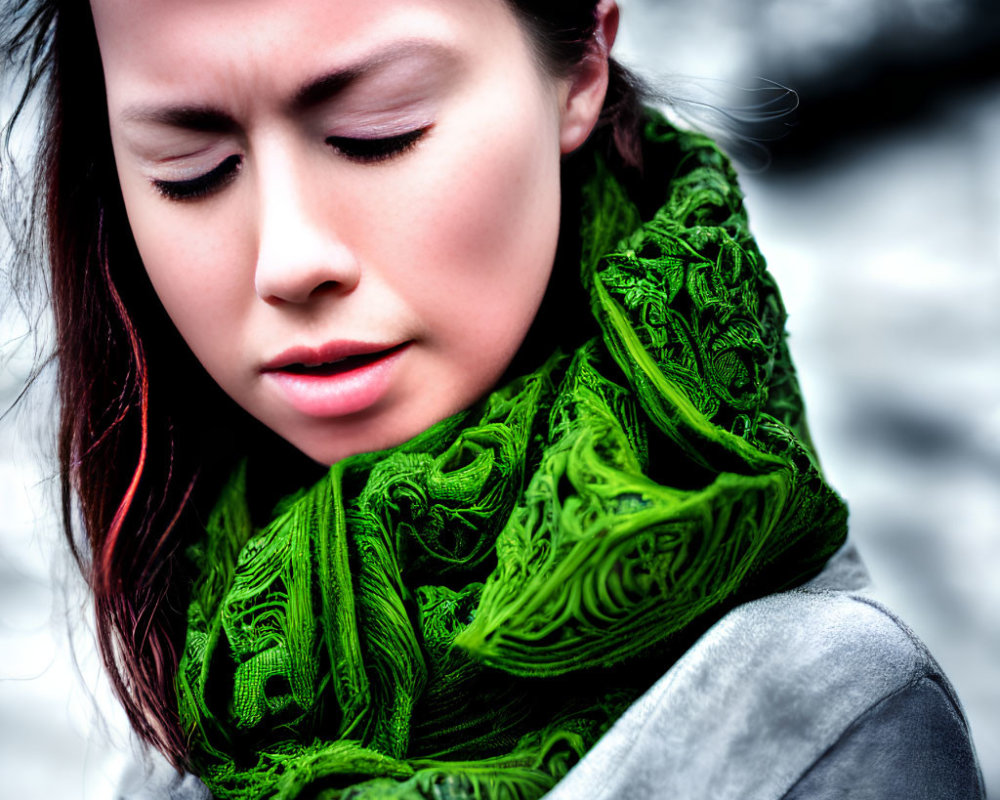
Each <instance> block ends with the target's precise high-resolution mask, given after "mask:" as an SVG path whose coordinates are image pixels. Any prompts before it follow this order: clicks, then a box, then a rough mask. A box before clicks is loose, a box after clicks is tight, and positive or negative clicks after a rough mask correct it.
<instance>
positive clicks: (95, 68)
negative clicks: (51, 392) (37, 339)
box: [15, 0, 982, 798]
mask: <svg viewBox="0 0 1000 800" xmlns="http://www.w3.org/2000/svg"><path fill="white" fill-rule="evenodd" d="M32 7H33V8H34V6H32ZM617 20H618V11H617V7H616V6H615V4H614V2H612V1H611V0H602V2H600V3H589V2H578V3H572V2H566V3H532V2H516V1H515V0H482V2H477V3H470V2H468V0H416V2H413V1H412V0H408V1H407V2H400V1H399V0H376V1H374V2H372V1H369V2H366V3H364V4H361V3H356V2H349V1H348V0H301V1H300V2H297V3H295V4H287V3H283V2H280V0H255V2H248V3H231V2H214V1H213V2H205V1H204V0H139V1H138V2H136V1H135V0H131V1H130V2H120V1H119V0H93V2H92V3H91V4H90V7H89V8H88V7H87V6H86V5H85V4H81V3H76V2H63V3H52V4H45V5H42V6H39V7H38V9H37V14H36V16H35V17H34V18H33V19H32V20H31V21H30V22H29V23H28V25H27V26H26V27H25V28H24V33H23V34H22V38H21V39H20V40H16V41H15V45H17V44H22V45H24V44H30V43H31V42H34V43H36V44H37V49H36V50H35V52H34V53H33V54H31V58H33V61H32V63H33V64H34V65H35V66H36V68H38V69H43V68H44V69H49V70H50V73H49V75H50V78H51V82H50V84H49V87H50V94H51V101H52V102H51V106H50V108H51V111H50V125H49V127H48V130H47V140H46V149H45V151H44V152H45V166H46V172H45V178H44V180H45V191H46V192H47V194H46V209H45V211H46V219H47V224H48V246H49V260H50V262H51V269H52V285H53V301H54V309H55V315H56V319H57V331H58V347H59V351H58V355H59V369H60V381H61V383H60V386H61V399H62V413H63V419H62V429H61V430H62V436H61V444H60V452H61V460H62V466H63V497H64V501H63V505H64V518H65V524H66V529H67V532H68V533H69V534H70V540H71V541H74V539H73V536H72V530H73V522H74V511H73V498H74V497H77V498H78V499H79V504H80V510H81V512H82V517H83V530H84V531H85V533H86V537H87V538H86V546H85V547H83V548H82V549H81V551H80V552H79V557H80V560H81V565H82V567H83V569H84V570H85V573H86V574H87V576H88V579H89V581H90V584H91V586H92V588H93V591H94V595H95V603H96V609H97V618H98V632H99V639H100V644H101V647H102V650H103V653H104V656H105V660H106V663H107V665H108V668H109V671H110V673H111V675H112V679H113V681H114V682H115V685H116V688H117V690H118V693H119V695H120V696H121V698H122V700H123V703H124V704H125V707H126V709H127V711H128V713H129V716H130V719H131V721H132V723H133V726H134V727H135V730H136V732H137V733H138V734H139V735H140V737H142V738H143V739H144V740H145V741H147V742H149V743H150V744H152V745H153V746H154V747H155V748H156V749H157V750H158V751H159V752H160V753H162V754H163V755H164V756H165V757H166V759H167V760H169V761H170V762H171V763H172V764H173V766H174V767H176V768H177V770H178V772H175V773H171V774H168V775H167V777H166V778H163V777H162V774H161V775H159V776H158V775H147V774H145V773H144V774H142V775H141V776H137V777H136V776H134V777H133V781H132V785H131V786H130V787H129V788H127V791H128V792H131V793H132V794H134V795H135V796H190V797H202V796H207V793H208V792H211V793H212V794H213V795H215V796H217V797H220V798H250V797H282V798H286V797H288V798H290V797H324V798H349V797H350V798H361V797H369V798H376V797H379V798H381V797H386V798H387V797H434V798H459V797H498V798H499V797H524V798H529V797H531V798H535V797H540V796H542V795H543V794H546V793H549V792H550V796H551V797H554V798H559V797H580V796H597V797H654V796H661V795H664V796H668V795H677V796H683V797H713V798H714V797H725V796H733V797H775V798H777V797H813V796H833V795H836V794H838V793H841V794H842V793H844V792H848V793H849V794H850V796H855V795H856V796H866V794H865V793H866V792H867V793H868V795H871V796H890V795H891V793H892V792H897V793H899V792H901V793H902V794H903V795H907V796H909V795H913V796H919V792H923V793H924V795H925V796H931V797H956V796H972V797H974V796H979V795H981V794H982V789H981V781H980V779H979V777H978V770H977V767H976V765H975V758H974V755H973V753H972V749H971V744H970V742H969V740H968V733H967V729H966V725H965V722H964V719H963V718H962V716H961V711H960V708H959V706H958V704H957V701H956V699H955V698H954V694H953V692H952V691H951V690H950V687H949V686H948V684H947V681H946V680H945V679H944V678H943V676H941V674H940V671H939V670H938V669H937V667H936V665H935V664H934V662H933V660H932V659H931V658H930V657H929V656H928V655H927V654H926V652H925V651H924V650H923V648H922V647H921V646H920V645H919V643H917V642H916V641H915V640H914V639H913V637H912V636H911V635H910V634H909V633H908V632H907V631H906V630H905V628H903V627H902V626H901V625H900V624H899V623H898V622H897V621H896V620H895V619H894V618H893V617H892V616H891V615H889V614H888V613H887V612H885V611H884V610H882V609H881V608H880V607H878V606H876V605H874V604H873V603H871V601H869V600H867V599H864V598H863V597H862V596H861V595H858V594H856V590H858V589H859V588H860V587H861V585H862V583H863V579H862V577H861V576H860V568H859V567H858V566H857V564H856V561H855V560H854V558H853V556H852V553H851V552H850V551H849V550H844V549H842V547H841V546H842V544H843V542H844V539H845V536H846V510H845V508H844V506H843V504H842V502H841V501H840V500H839V498H838V497H837V496H836V494H835V493H834V492H833V491H832V489H830V487H828V486H827V485H826V483H825V482H824V481H823V478H822V475H821V473H820V471H819V468H818V466H817V463H816V461H815V457H814V455H813V453H812V449H811V445H810V443H809V439H808V434H807V432H806V428H805V423H804V420H803V416H802V407H801V401H800V398H799V394H798V390H797V386H796V384H795V378H794V372H793V369H792V366H791V363H790V361H789V358H788V354H787V349H786V347H785V344H784V341H783V324H784V311H783V309H782V306H781V302H780V298H779V296H778V293H777V290H776V288H775V286H774V284H773V282H772V281H771V279H770V277H769V276H768V274H767V273H766V271H765V269H764V264H763V259H762V258H761V256H760V254H759V252H758V251H757V249H756V246H755V244H754V242H753V240H752V239H751V238H750V236H749V234H748V232H747V229H746V223H745V217H744V214H743V210H742V200H741V195H740V194H739V191H738V189H737V188H736V186H735V182H734V176H733V174H732V171H731V169H730V168H729V166H728V165H727V163H726V162H725V160H724V159H723V158H722V156H721V155H720V154H719V152H718V151H717V150H716V149H715V148H714V147H713V146H712V145H711V143H710V142H708V141H707V140H705V139H704V138H703V137H700V136H696V135H692V134H687V133H681V132H678V131H676V130H674V129H673V128H671V127H670V126H669V125H668V124H667V123H666V122H664V121H663V120H662V119H660V118H658V117H657V116H656V115H654V114H651V113H646V112H643V111H642V109H641V106H640V105H639V101H638V98H637V96H636V94H635V91H634V89H633V88H632V87H631V84H630V83H629V80H628V77H627V75H626V74H625V73H624V72H623V71H622V70H621V69H620V68H619V67H617V66H616V65H615V64H614V62H613V61H612V60H611V59H610V57H609V51H610V48H611V45H612V44H613V41H614V38H615V32H616V28H617ZM50 33H51V37H52V38H51V40H49V39H47V38H46V37H47V36H48V35H49V34H50ZM32 36H34V37H35V38H34V39H32V38H31V37H32ZM46 48H51V49H49V50H46ZM46 53H51V63H47V62H45V61H44V55H45V54H46ZM220 390H221V391H220ZM317 465H320V466H319V467H318V466H317ZM835 553H836V554H837V555H835V556H834V554H835ZM831 556H833V558H832V559H831ZM827 562H829V563H827ZM789 590H791V591H789ZM661 676H662V677H661ZM650 687H652V688H650ZM647 690H648V691H647ZM612 726H613V727H612ZM873 743H877V746H873ZM581 759H582V760H581ZM577 762H579V763H577ZM574 764H576V765H577V766H576V767H575V768H573V766H574ZM762 764H764V765H766V767H765V768H764V769H761V765H762ZM571 768H572V769H571ZM184 772H187V773H188V774H187V775H186V776H183V777H182V775H183V773H184Z"/></svg>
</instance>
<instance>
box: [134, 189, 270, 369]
mask: <svg viewBox="0 0 1000 800" xmlns="http://www.w3.org/2000/svg"><path fill="white" fill-rule="evenodd" d="M132 189H133V187H129V186H128V185H127V184H124V183H123V186H122V191H123V195H124V197H125V203H126V209H127V212H128V218H129V224H130V225H131V227H132V234H133V236H134V238H135V242H136V247H137V248H138V251H139V255H140V257H141V258H142V262H143V265H144V266H145V268H146V273H147V275H148V276H149V280H150V283H152V285H153V289H154V290H155V291H156V295H157V297H158V298H159V299H160V302H161V303H162V304H163V307H164V308H165V309H166V312H167V314H168V315H169V316H170V318H171V320H172V321H173V323H174V325H175V326H176V327H177V330H178V331H179V332H180V334H181V336H182V337H183V338H184V340H185V341H186V342H187V343H188V345H189V346H190V347H191V349H192V351H193V352H194V353H195V355H196V356H197V357H198V359H199V361H201V362H202V363H203V364H204V365H205V367H206V368H207V369H208V370H209V371H210V372H213V373H215V372H216V371H217V369H218V368H219V366H220V365H221V364H224V363H227V361H230V359H232V358H233V356H234V354H235V353H236V352H237V350H238V346H239V344H238V341H237V338H236V337H234V335H233V332H234V331H236V330H239V326H238V324H237V323H238V322H239V321H240V320H241V319H242V318H243V317H245V316H246V314H247V313H248V309H247V308H246V305H247V301H248V300H249V299H252V298H251V297H250V296H249V293H248V292H246V291H241V287H242V286H243V285H244V284H246V282H247V278H246V276H245V275H243V274H242V272H243V271H242V270H241V269H240V268H239V264H240V263H241V261H243V260H245V259H244V256H243V255H241V248H240V246H239V244H238V242H237V238H238V237H235V236H227V235H226V233H225V232H226V231H228V230H232V229H233V220H232V219H231V216H232V214H231V210H230V209H225V208H221V207H219V208H214V209H213V208H208V207H207V206H205V207H201V208H200V209H199V210H198V213H197V214H192V213H191V209H189V208H187V207H185V206H178V207H177V208H166V209H164V208H163V203H160V202H159V201H158V199H157V198H155V197H148V196H143V194H140V193H138V192H135V191H131V190H132ZM147 194H148V193H147ZM251 280H252V276H251ZM249 285H252V284H249ZM230 363H232V362H230Z"/></svg>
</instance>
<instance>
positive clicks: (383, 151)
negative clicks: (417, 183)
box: [153, 128, 428, 200]
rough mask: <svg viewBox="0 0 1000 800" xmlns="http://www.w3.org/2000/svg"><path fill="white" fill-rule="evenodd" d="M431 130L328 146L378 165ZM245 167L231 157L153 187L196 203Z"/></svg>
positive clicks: (331, 139) (343, 139) (333, 139)
mask: <svg viewBox="0 0 1000 800" xmlns="http://www.w3.org/2000/svg"><path fill="white" fill-rule="evenodd" d="M427 130H428V128H416V129H415V130H412V131H407V132H406V133H400V134H397V135H395V136H384V137H380V138H371V139H366V138H353V137H349V136H328V137H327V138H326V143H327V144H328V145H330V146H331V147H332V148H333V149H334V150H335V151H336V152H338V153H340V154H341V155H342V156H344V157H345V158H347V159H349V160H351V161H356V162H358V163H361V164H378V163H381V162H383V161H388V160H390V159H392V158H395V157H396V156H400V155H402V154H403V153H405V152H406V151H407V150H411V149H412V148H413V147H415V146H416V144H417V142H418V141H420V140H421V139H422V138H423V136H424V134H425V133H427ZM242 166H243V159H242V157H241V156H238V155H231V156H229V157H228V158H226V159H224V160H223V161H222V162H221V163H220V164H219V165H218V166H217V167H215V168H214V169H211V170H209V171H208V172H206V173H205V174H204V175H199V176H198V177H196V178H190V179H188V180H183V181H164V180H159V179H154V180H153V186H155V187H156V189H157V191H159V192H160V194H162V195H163V196H164V197H166V198H167V199H169V200H196V199H198V198H200V197H205V196H206V195H209V194H211V193H212V192H214V191H217V190H218V189H221V188H222V187H223V186H225V185H226V184H227V183H229V181H231V180H232V179H233V178H235V177H236V174H237V173H238V172H239V171H240V168H241V167H242Z"/></svg>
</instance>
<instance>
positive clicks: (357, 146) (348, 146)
mask: <svg viewBox="0 0 1000 800" xmlns="http://www.w3.org/2000/svg"><path fill="white" fill-rule="evenodd" d="M425 133H427V128H416V129H414V130H412V131H407V132H406V133H400V134H397V135H395V136H385V137H381V138H377V139H376V138H372V139H358V138H352V137H350V136H328V137H327V138H326V143H327V144H328V145H330V146H331V147H332V148H333V149H334V150H336V151H337V152H338V153H340V154H341V155H342V156H344V157H346V158H349V159H350V160H351V161H357V162H360V163H362V164H377V163H379V162H382V161H388V160H389V159H391V158H395V157H396V156H399V155H402V154H403V153H405V152H406V151H407V150H410V149H412V148H413V147H415V146H416V144H417V142H419V141H420V140H421V139H422V138H423V136H424V134H425Z"/></svg>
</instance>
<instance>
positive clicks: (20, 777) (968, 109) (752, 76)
mask: <svg viewBox="0 0 1000 800" xmlns="http://www.w3.org/2000/svg"><path fill="white" fill-rule="evenodd" d="M620 4H621V6H622V30H621V33H620V37H619V41H618V43H617V44H616V47H615V53H616V54H617V55H618V56H619V57H620V58H621V59H622V60H623V61H625V62H626V63H627V64H629V65H631V66H633V67H635V68H636V69H637V70H638V71H640V72H641V73H642V74H643V75H645V76H647V77H648V78H650V79H651V81H652V82H653V84H654V85H655V86H656V87H658V88H659V89H661V90H662V91H664V92H666V93H667V94H668V95H671V96H672V97H674V98H676V101H675V102H674V103H673V104H672V105H671V113H675V114H678V115H679V116H681V117H682V118H684V119H686V120H689V121H691V122H693V123H695V124H697V125H700V126H702V127H704V128H705V129H706V130H708V131H709V132H717V133H721V134H723V135H724V136H725V137H726V140H727V142H728V144H729V146H730V147H731V149H732V151H733V152H734V153H735V154H736V155H737V156H738V157H740V158H741V159H742V162H741V163H742V164H743V165H744V167H743V170H742V172H743V186H744V189H745V191H746V194H747V204H748V207H749V210H750V215H751V223H752V225H753V228H754V230H755V232H756V234H757V237H758V239H759V242H760V245H761V248H762V250H763V251H764V253H765V255H766V256H767V258H768V262H769V265H770V268H771V269H772V271H773V272H774V273H775V274H776V276H777V278H778V281H779V284H780V285H781V287H782V289H783V293H784V296H785V301H786V305H787V306H788V310H789V314H790V319H789V330H790V334H791V347H792V352H793V355H794V356H795V359H796V362H797V365H798V369H799V374H800V378H801V381H802V384H803V388H804V391H805V396H806V400H807V404H808V408H809V412H810V421H811V424H812V428H813V433H814V438H815V440H816V443H817V446H818V449H819V452H820V455H821V457H822V459H823V463H824V466H825V468H826V471H827V473H828V476H829V478H830V480H831V482H832V483H833V484H834V485H835V486H836V487H837V488H838V489H839V490H840V492H841V493H842V494H843V495H844V496H845V497H846V498H847V500H848V502H849V503H850V506H851V526H852V527H851V535H852V537H853V538H854V540H855V542H856V543H857V544H858V546H859V548H860V549H861V552H862V554H863V556H864V557H865V559H866V561H867V563H868V565H869V568H870V571H871V572H872V574H873V576H874V578H875V581H876V583H877V585H878V588H879V591H880V593H881V596H882V597H883V598H884V599H885V600H886V601H887V602H888V603H889V604H890V605H892V606H893V607H894V608H895V609H896V610H898V611H899V612H900V613H901V614H902V615H903V617H904V618H905V619H906V620H907V621H908V623H909V624H910V625H911V626H912V627H913V628H914V630H915V631H916V632H917V633H918V634H919V635H920V636H921V637H922V638H923V639H924V641H925V642H926V643H927V644H928V645H929V647H930V649H931V651H932V652H933V653H934V654H935V656H936V657H937V659H938V660H939V661H940V662H941V664H942V666H943V667H944V669H945V671H946V672H947V673H948V674H949V675H950V677H951V678H952V680H953V682H954V684H955V685H956V687H957V688H958V692H959V695H960V696H961V698H962V700H963V701H964V704H965V707H966V710H967V712H968V716H969V719H970V721H971V724H972V730H973V735H974V738H975V742H976V745H977V748H978V751H979V756H980V759H981V761H982V766H983V770H984V773H985V777H986V781H987V786H988V791H989V794H990V797H992V798H994V800H1000V668H998V664H1000V613H998V612H1000V580H998V578H997V575H998V573H1000V314H998V313H997V307H998V304H1000V56H998V55H997V53H1000V3H997V2H996V0H700V2H691V0H687V1H686V2H683V3H681V2H677V1H675V0H620ZM761 78H764V79H767V80H770V81H773V82H776V83H777V84H781V85H784V86H789V87H791V88H793V89H795V90H796V91H797V92H798V93H799V98H800V106H799V108H798V109H797V111H796V112H794V114H792V115H790V116H784V117H781V118H779V119H774V118H771V112H774V111H775V110H776V109H780V108H782V107H787V106H788V105H789V103H788V98H787V96H784V97H783V96H782V92H781V91H780V90H777V89H775V88H774V86H773V84H766V83H762V82H761V80H760V79H761ZM768 86H771V88H770V89H768ZM751 90H755V91H751ZM719 108H723V109H729V110H731V111H732V112H733V113H732V114H730V115H728V116H727V115H725V114H722V113H720V112H719V111H718V109H719ZM5 110H6V109H5ZM748 123H749V124H748ZM740 133H743V134H744V135H750V136H756V137H758V138H760V139H765V140H769V141H767V142H766V146H767V149H768V151H769V153H770V155H769V158H770V163H769V165H768V166H766V167H765V161H766V160H767V158H766V157H765V153H764V151H763V150H761V149H760V147H758V146H755V145H754V144H753V143H752V142H747V141H746V139H740V138H739V136H738V135H737V136H734V135H733V134H740ZM779 134H782V135H783V136H782V138H780V139H775V138H774V137H775V136H777V135H779ZM6 269H7V265H4V270H5V274H6ZM2 284H3V281H0V285H2ZM2 290H3V291H5V290H6V287H5V286H3V289H2ZM2 308H3V317H2V319H0V348H2V355H0V409H6V408H7V407H8V406H9V404H10V403H11V402H12V401H13V400H14V398H15V397H16V396H17V395H18V394H19V393H20V392H21V390H22V388H23V386H24V381H25V378H26V376H27V375H28V373H29V371H30V370H31V367H32V365H33V363H34V361H33V359H34V356H35V350H34V342H33V340H32V339H31V338H30V336H27V335H26V334H27V331H28V330H29V328H30V327H31V326H29V324H28V321H27V320H28V319H29V318H30V316H29V317H25V315H23V314H21V313H19V311H18V308H17V306H16V305H15V304H10V303H6V304H3V305H2ZM43 327H44V326H43ZM43 346H44V337H43ZM50 377H51V376H43V379H42V380H41V381H39V382H38V383H37V384H36V386H35V388H34V389H33V390H32V391H31V392H30V393H29V394H28V396H27V397H26V399H25V401H24V402H23V403H21V404H20V405H19V406H18V407H17V409H16V410H15V412H13V413H11V414H9V415H8V416H7V417H6V418H5V419H3V420H2V421H0V775H2V776H3V777H2V779H0V798H11V800H13V799H14V798H18V800H31V799H32V798H53V797H64V798H77V797H79V798H85V799H86V800H91V798H93V799H94V800H96V799H97V798H107V797H110V796H111V794H112V787H113V785H114V782H115V776H116V775H117V773H118V771H119V770H120V768H121V764H122V760H123V758H124V755H123V754H124V753H125V752H126V751H127V748H128V735H127V733H126V727H125V725H124V724H123V721H122V715H121V713H120V712H119V711H118V709H117V707H116V706H115V704H114V703H113V701H111V700H110V698H109V693H108V690H107V687H106V685H105V683H104V680H103V677H102V675H101V670H100V666H99V664H98V661H97V659H96V657H95V655H94V653H93V648H92V645H91V644H90V633H89V628H88V626H89V622H88V617H87V611H86V598H85V594H84V593H83V592H82V590H81V587H80V586H79V581H78V580H77V579H76V578H75V577H74V573H73V568H72V565H71V564H70V563H69V559H68V556H67V555H66V553H65V548H64V546H63V544H62V542H61V540H60V535H59V531H58V525H57V520H56V514H55V511H54V509H55V504H56V491H55V478H54V466H53V459H52V457H51V449H52V444H51V443H52V441H53V425H52V419H53V418H54V406H53V402H52V399H51V398H52V392H53V390H52V387H51V385H50V383H49V378H50ZM71 643H72V646H73V648H74V649H73V650H71ZM74 652H75V658H74Z"/></svg>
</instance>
